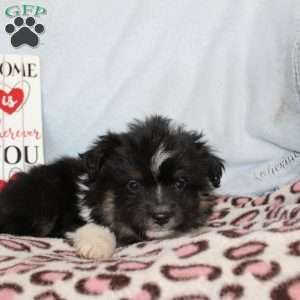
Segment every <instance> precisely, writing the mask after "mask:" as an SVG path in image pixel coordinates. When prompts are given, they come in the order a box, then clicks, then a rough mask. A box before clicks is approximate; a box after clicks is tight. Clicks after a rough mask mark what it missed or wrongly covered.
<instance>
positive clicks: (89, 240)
mask: <svg viewBox="0 0 300 300" xmlns="http://www.w3.org/2000/svg"><path fill="white" fill-rule="evenodd" d="M68 236H69V237H71V238H72V239H73V242H74V246H75V248H76V250H77V252H78V253H79V255H81V256H82V257H85V258H95V259H107V258H110V257H111V256H112V255H113V253H114V251H115V249H116V246H117V242H116V237H115V234H114V233H113V232H111V231H110V230H109V228H108V227H104V226H101V225H97V224H94V223H89V224H86V225H84V226H82V227H79V228H78V229H77V230H76V231H75V232H73V233H71V234H68Z"/></svg>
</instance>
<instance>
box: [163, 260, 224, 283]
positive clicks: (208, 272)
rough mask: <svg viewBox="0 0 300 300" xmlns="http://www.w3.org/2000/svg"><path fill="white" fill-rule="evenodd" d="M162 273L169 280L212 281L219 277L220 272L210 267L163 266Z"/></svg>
mask: <svg viewBox="0 0 300 300" xmlns="http://www.w3.org/2000/svg"><path fill="white" fill-rule="evenodd" d="M162 273H163V274H164V275H165V276H166V277H167V278H168V279H171V280H191V279H196V278H205V279H208V280H213V279H215V278H217V277H219V276H220V274H221V270H220V269H219V268H217V267H214V266H210V265H202V264H201V265H200V264H199V265H189V266H163V267H162Z"/></svg>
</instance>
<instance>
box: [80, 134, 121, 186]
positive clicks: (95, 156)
mask: <svg viewBox="0 0 300 300" xmlns="http://www.w3.org/2000/svg"><path fill="white" fill-rule="evenodd" d="M120 144H121V141H120V137H119V135H118V134H115V133H108V134H106V135H102V136H100V137H99V138H98V140H97V141H96V142H95V143H94V145H93V146H92V147H91V148H90V150H88V151H86V152H84V153H81V154H79V157H80V158H81V160H82V162H83V165H84V167H85V168H86V170H87V172H88V175H89V179H90V180H92V181H94V180H95V179H96V177H97V175H98V173H99V172H100V170H101V168H102V166H103V164H104V162H105V161H106V159H107V158H108V157H109V156H110V155H111V153H112V152H113V150H114V149H115V148H116V147H117V146H118V145H120Z"/></svg>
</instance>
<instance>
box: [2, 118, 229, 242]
mask: <svg viewBox="0 0 300 300" xmlns="http://www.w3.org/2000/svg"><path fill="white" fill-rule="evenodd" d="M202 139H203V137H202V134H199V133H197V132H193V131H186V130H185V129H184V128H183V127H176V126H172V125H171V121H170V120H169V119H166V118H163V117H160V116H154V117H151V118H148V119H146V120H145V121H143V122H141V121H135V122H134V123H132V124H130V125H129V129H128V131H127V132H124V133H118V134H116V133H111V132H109V133H107V134H106V135H104V136H100V137H99V138H98V140H97V141H96V142H95V143H94V145H93V146H92V147H91V148H90V150H88V151H87V152H85V153H83V154H81V155H79V158H78V159H72V158H62V159H60V160H58V161H56V162H54V163H52V164H49V165H44V166H37V167H34V168H32V169H31V170H30V171H29V172H28V173H26V174H25V173H21V174H18V176H17V179H16V180H15V181H11V182H10V183H9V184H8V185H7V186H6V187H5V189H4V190H3V192H2V193H0V232H2V233H10V234H18V235H33V236H40V237H46V236H49V237H63V236H64V234H65V233H66V232H72V231H74V230H75V229H77V228H79V227H80V226H82V225H84V224H85V223H86V222H87V221H89V222H93V223H96V224H101V225H104V226H108V227H109V228H110V229H111V230H112V231H113V232H115V234H116V237H117V240H118V243H119V244H128V243H132V242H135V241H140V240H144V239H148V238H152V236H153V234H154V237H155V235H156V234H157V233H159V232H172V233H178V232H186V231H188V230H191V229H193V228H196V227H198V226H201V225H202V224H203V223H204V222H205V220H206V218H207V215H208V212H209V210H210V207H211V202H210V195H211V193H212V190H213V187H217V186H218V185H219V183H220V178H221V176H222V172H223V170H224V165H223V160H222V159H220V158H218V157H217V156H216V155H215V154H213V153H212V151H211V149H210V147H209V146H207V145H206V143H205V142H204V141H203V140H202ZM158 154H160V155H161V156H159V155H158ZM155 157H156V160H155V159H154V158H155ZM161 158H162V159H161ZM160 159H161V160H160ZM155 161H156V162H157V161H158V162H161V164H156V165H155V163H154V162H155ZM155 166H156V167H158V166H159V168H158V169H155V168H154V167H155ZM81 187H84V188H83V189H81ZM83 207H85V209H86V211H87V212H86V214H85V217H82V216H81V215H84V213H82V208H83ZM87 219H88V220H87Z"/></svg>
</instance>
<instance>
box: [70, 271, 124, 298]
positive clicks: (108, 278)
mask: <svg viewBox="0 0 300 300" xmlns="http://www.w3.org/2000/svg"><path fill="white" fill-rule="evenodd" d="M129 282H130V279H129V277H128V276H126V275H122V274H118V275H108V274H100V275H97V276H96V277H90V278H84V279H81V280H79V281H78V282H77V283H76V285H75V288H76V290H77V291H78V292H79V293H81V294H85V295H102V294H104V293H105V292H107V291H115V290H121V289H123V288H124V287H125V286H128V284H129Z"/></svg>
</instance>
